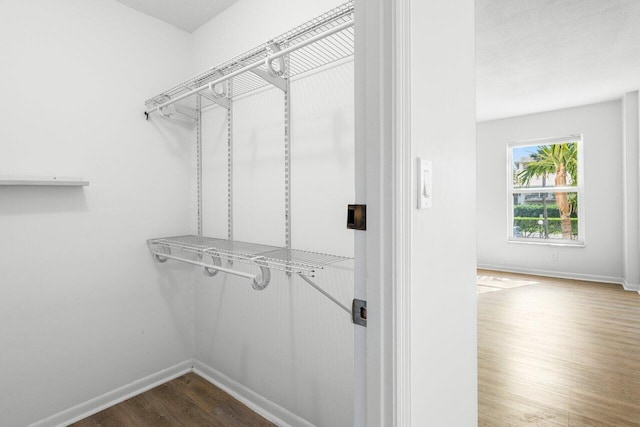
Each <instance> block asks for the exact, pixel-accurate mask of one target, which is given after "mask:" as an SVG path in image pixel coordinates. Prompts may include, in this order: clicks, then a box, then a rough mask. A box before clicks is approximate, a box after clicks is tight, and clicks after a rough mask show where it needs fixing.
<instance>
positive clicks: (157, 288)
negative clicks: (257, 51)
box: [0, 0, 193, 426]
mask: <svg viewBox="0 0 640 427" xmlns="http://www.w3.org/2000/svg"><path fill="white" fill-rule="evenodd" d="M190 46H191V45H190V37H189V35H188V34H186V33H183V32H181V31H179V30H177V29H175V28H174V27H171V26H169V25H166V24H162V23H160V22H159V21H157V20H155V19H152V18H149V17H147V16H145V15H142V14H140V13H137V12H134V11H133V10H131V9H129V8H127V7H125V6H122V5H120V4H119V3H117V2H114V1H112V0H95V1H90V2H87V1H84V0H58V1H55V2H51V1H47V0H32V1H28V2H24V1H17V0H16V1H9V0H7V1H3V2H2V25H1V26H0V56H1V57H2V67H1V71H0V73H1V75H2V78H1V79H0V93H2V97H3V101H2V103H0V116H2V126H0V141H2V143H1V146H2V154H0V173H1V174H7V175H11V174H15V175H21V174H27V175H70V176H83V177H85V178H87V179H89V180H90V181H91V185H90V186H89V187H86V188H84V189H79V188H7V187H3V188H0V236H2V243H1V244H0V349H1V350H0V425H3V426H18V425H26V424H29V423H33V422H36V421H38V420H41V419H43V418H45V417H48V416H51V415H53V414H56V413H59V412H60V411H63V410H66V409H68V408H71V407H73V406H75V405H78V404H80V403H83V402H85V401H87V400H89V399H92V398H95V397H97V396H100V395H102V394H104V393H106V392H110V391H112V390H114V389H117V388H118V387H121V386H124V385H127V384H130V383H132V382H133V381H136V380H139V379H141V378H143V377H145V376H147V375H150V374H154V373H157V372H158V371H161V370H163V369H165V368H168V367H170V366H172V365H175V364H178V363H180V362H183V361H185V360H188V359H189V358H190V357H191V354H192V339H191V324H192V307H193V303H192V289H193V288H192V285H190V282H189V276H188V275H187V274H185V269H183V268H180V267H177V268H173V269H172V270H171V271H172V272H171V273H167V272H165V271H162V270H161V269H159V268H157V267H156V266H155V265H154V264H153V262H152V260H151V257H150V256H149V252H148V250H147V248H146V245H145V240H146V239H148V238H150V237H154V236H159V235H165V234H167V235H171V234H175V233H185V232H188V231H190V228H191V227H192V225H193V214H192V211H193V209H192V208H191V206H192V202H191V194H190V193H189V192H186V191H185V188H190V186H189V180H190V179H191V178H190V176H191V174H192V170H193V169H192V168H193V164H192V160H191V159H192V158H193V156H192V149H193V144H192V143H191V138H190V137H189V135H190V134H191V130H190V129H187V128H184V127H181V126H179V125H175V124H171V123H167V124H162V125H160V124H159V123H158V122H157V121H155V120H154V121H151V122H145V120H144V116H143V114H142V112H143V110H144V100H145V99H147V98H148V97H150V96H152V95H155V94H156V93H158V92H160V91H161V90H163V89H165V88H166V87H169V86H170V85H171V84H173V83H174V82H176V81H180V80H182V79H185V78H186V77H188V76H189V74H190V71H191V49H190ZM189 271H190V270H189Z"/></svg>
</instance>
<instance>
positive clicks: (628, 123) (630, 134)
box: [622, 91, 640, 290]
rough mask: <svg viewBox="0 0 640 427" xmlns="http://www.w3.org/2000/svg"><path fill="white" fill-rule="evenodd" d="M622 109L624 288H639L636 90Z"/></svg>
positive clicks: (639, 182) (639, 155) (639, 151)
mask: <svg viewBox="0 0 640 427" xmlns="http://www.w3.org/2000/svg"><path fill="white" fill-rule="evenodd" d="M622 108H623V115H624V116H623V127H624V129H623V132H624V138H623V142H622V144H623V149H622V153H623V168H622V172H623V178H622V179H623V212H622V218H623V231H622V232H623V239H622V244H623V277H624V286H625V288H627V289H635V290H640V206H639V205H640V202H639V197H638V196H639V194H640V174H639V167H638V165H639V164H640V160H639V159H640V136H639V132H638V128H639V121H640V115H639V114H640V113H639V110H640V108H638V91H635V92H629V93H626V94H625V95H624V98H623V100H622Z"/></svg>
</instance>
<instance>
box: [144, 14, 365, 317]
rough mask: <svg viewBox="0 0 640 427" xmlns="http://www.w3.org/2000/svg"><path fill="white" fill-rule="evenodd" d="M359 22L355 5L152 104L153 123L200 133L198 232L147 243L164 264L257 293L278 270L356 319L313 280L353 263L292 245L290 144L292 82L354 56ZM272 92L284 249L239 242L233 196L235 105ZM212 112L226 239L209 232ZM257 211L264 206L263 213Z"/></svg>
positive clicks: (148, 104)
mask: <svg viewBox="0 0 640 427" xmlns="http://www.w3.org/2000/svg"><path fill="white" fill-rule="evenodd" d="M353 24H354V21H353V2H348V3H345V4H343V5H342V6H340V7H338V8H336V9H334V10H332V11H330V12H327V13H325V14H324V15H321V16H319V17H317V18H315V19H313V20H311V21H309V22H307V23H305V24H303V25H300V26H298V27H296V28H294V29H292V30H290V31H288V32H286V33H284V34H282V35H280V36H278V37H275V38H274V39H272V40H270V41H268V42H267V43H265V44H264V45H262V46H259V47H257V48H255V49H252V50H250V51H248V52H245V53H243V54H241V55H239V56H237V57H235V58H233V59H231V60H229V61H227V62H225V63H223V64H221V65H218V66H216V67H213V68H211V69H209V70H207V71H205V72H203V73H201V74H199V75H197V76H195V77H193V78H191V79H189V80H187V81H185V82H183V83H181V84H179V85H177V86H175V87H174V88H171V89H169V90H167V91H165V92H163V93H161V94H159V95H157V96H154V97H153V98H151V99H149V100H147V101H146V103H145V105H146V107H147V109H146V111H145V113H144V114H145V116H146V119H147V120H149V118H150V116H151V115H152V114H154V113H155V114H157V115H159V116H161V117H163V118H170V119H178V120H186V121H190V122H193V124H194V125H195V128H196V130H195V140H196V141H195V143H196V146H197V149H196V150H197V163H196V168H197V171H196V174H197V228H198V234H197V235H185V236H173V237H156V238H151V239H149V240H148V242H147V244H148V245H149V248H150V251H151V253H152V255H153V257H154V258H155V260H156V261H157V262H159V263H165V262H166V261H167V260H173V261H179V262H183V263H188V264H192V265H195V266H198V267H201V268H202V269H203V273H204V275H205V276H208V277H213V276H215V275H216V274H218V273H225V274H232V275H235V276H239V277H244V278H246V279H248V280H249V281H250V283H251V286H252V287H253V289H255V290H263V289H265V288H266V287H267V286H268V285H269V282H270V280H271V270H279V271H283V272H285V273H286V274H287V275H292V274H295V275H298V276H299V277H300V278H302V279H303V280H304V281H305V282H306V283H308V284H309V285H311V286H313V287H314V288H315V289H317V290H318V291H319V292H320V293H321V294H322V295H324V296H325V297H327V298H329V299H330V300H331V301H333V302H334V303H335V304H336V305H338V307H340V308H341V309H343V310H345V311H347V312H348V313H351V308H349V307H346V306H345V305H344V304H342V303H341V302H339V301H338V300H337V299H335V298H333V297H332V296H331V295H330V294H329V293H327V292H325V291H324V290H323V289H322V288H321V287H319V286H318V285H317V284H316V283H315V282H314V280H313V279H314V278H315V277H316V273H317V272H318V271H321V270H322V269H324V267H325V266H327V265H331V264H334V263H340V262H344V261H347V260H348V257H344V256H339V255H331V254H325V253H318V252H313V251H306V250H300V249H295V248H293V247H292V243H291V232H292V230H291V229H292V212H291V178H292V174H291V169H292V162H293V159H292V153H291V146H292V144H295V143H296V141H292V140H291V121H292V120H291V118H292V111H291V108H290V100H291V91H292V88H291V81H292V79H295V78H296V77H297V76H300V75H304V74H305V73H310V72H313V71H314V70H317V69H321V68H322V67H327V66H328V65H330V64H332V63H336V62H339V61H342V60H345V59H348V58H350V57H352V56H353V53H354V33H353ZM265 86H272V87H274V88H277V89H278V90H279V91H280V92H281V93H282V97H283V99H284V106H283V111H282V115H283V138H282V150H283V151H284V164H283V170H282V179H283V180H284V206H283V210H284V227H285V229H284V246H282V247H277V246H273V245H266V244H261V243H257V242H245V241H237V240H234V191H241V190H240V189H237V188H234V132H233V127H234V116H233V111H234V102H235V100H236V99H237V98H239V97H242V96H243V95H246V94H251V93H254V92H256V91H259V90H260V89H262V88H264V87H265ZM310 102H313V101H311V100H310ZM211 108H222V109H224V110H225V111H226V127H227V135H226V139H227V153H226V155H227V177H226V178H227V189H226V190H227V191H226V194H225V195H224V197H221V195H218V200H225V201H226V204H227V218H226V220H227V233H226V236H224V238H222V237H209V236H205V235H204V233H203V186H204V185H205V184H204V183H203V154H202V145H203V138H204V134H203V123H202V121H203V118H202V114H203V111H206V110H208V109H211ZM257 211H259V207H256V212H257ZM345 218H347V212H346V210H345ZM346 222H347V220H345V223H346ZM345 225H346V224H345ZM189 255H195V257H193V256H192V257H189ZM236 263H244V264H249V265H253V266H255V267H256V270H259V273H247V272H245V271H241V270H239V269H236V268H234V264H236ZM360 314H362V316H364V317H361V319H362V320H364V319H366V314H365V311H362V312H360V311H358V315H359V316H360Z"/></svg>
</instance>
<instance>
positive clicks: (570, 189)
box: [507, 135, 584, 246]
mask: <svg viewBox="0 0 640 427" xmlns="http://www.w3.org/2000/svg"><path fill="white" fill-rule="evenodd" d="M507 159H508V160H507V161H508V165H509V166H508V173H509V176H508V179H507V182H508V183H509V184H508V186H509V189H508V191H509V202H508V203H509V223H508V224H509V227H508V236H509V241H511V242H530V243H545V244H561V245H576V246H582V245H584V209H583V199H584V195H583V193H584V187H583V186H584V179H583V171H582V169H583V161H582V136H581V135H571V136H569V137H563V138H550V139H543V140H535V141H521V142H511V143H509V144H508V150H507Z"/></svg>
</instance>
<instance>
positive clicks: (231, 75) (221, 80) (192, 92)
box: [145, 21, 354, 119]
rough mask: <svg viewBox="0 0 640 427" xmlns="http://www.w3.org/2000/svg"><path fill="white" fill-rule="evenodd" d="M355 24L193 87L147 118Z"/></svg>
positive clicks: (157, 108) (155, 109)
mask: <svg viewBox="0 0 640 427" xmlns="http://www.w3.org/2000/svg"><path fill="white" fill-rule="evenodd" d="M353 24H354V22H353V21H348V22H345V23H342V24H340V25H338V26H335V27H333V28H331V29H329V30H326V31H324V32H322V33H320V34H317V35H315V36H313V37H310V38H308V39H306V40H303V41H301V42H299V43H297V44H295V45H294V46H290V47H288V48H285V49H282V50H279V51H278V52H275V53H272V54H270V55H267V58H266V59H265V60H263V61H257V62H254V63H253V64H249V65H246V66H244V67H242V68H240V69H239V70H236V71H233V72H231V73H229V74H227V75H225V76H222V77H220V78H219V79H216V80H214V81H212V82H210V83H207V84H205V85H202V86H199V87H197V88H195V89H192V90H190V91H188V92H186V93H183V94H182V95H179V96H177V97H175V98H172V99H170V100H168V101H166V102H164V103H162V104H160V105H156V106H155V107H153V108H151V109H149V110H146V111H145V115H146V116H147V119H148V118H149V114H151V113H153V112H155V111H161V109H162V108H165V107H168V106H169V105H171V104H175V103H176V102H179V101H182V100H183V99H185V98H188V97H190V96H193V95H195V94H197V93H199V92H201V91H203V90H207V89H208V90H209V91H211V92H213V90H214V86H216V85H218V84H220V83H224V82H226V81H227V80H229V79H232V78H234V77H236V76H239V75H240V74H244V73H246V72H248V71H251V70H253V69H254V68H257V67H259V66H261V65H263V64H270V63H271V62H273V61H274V60H276V59H278V58H281V57H283V56H285V55H288V54H290V53H291V52H294V51H296V50H298V49H300V48H303V47H305V46H308V45H310V44H312V43H315V42H317V41H318V40H322V39H324V38H326V37H329V36H331V35H332V34H335V33H338V32H340V31H343V30H345V29H347V28H350V27H353ZM269 68H270V67H269V65H267V69H269Z"/></svg>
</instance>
